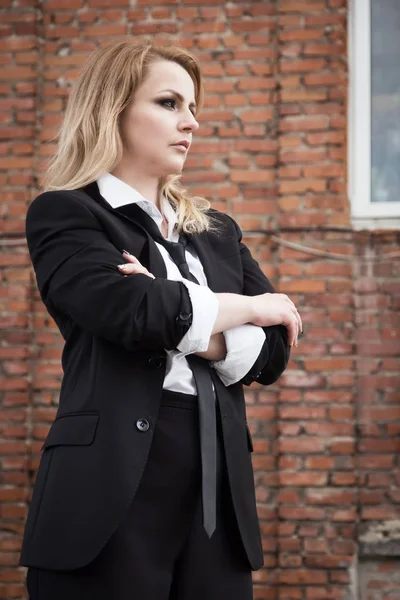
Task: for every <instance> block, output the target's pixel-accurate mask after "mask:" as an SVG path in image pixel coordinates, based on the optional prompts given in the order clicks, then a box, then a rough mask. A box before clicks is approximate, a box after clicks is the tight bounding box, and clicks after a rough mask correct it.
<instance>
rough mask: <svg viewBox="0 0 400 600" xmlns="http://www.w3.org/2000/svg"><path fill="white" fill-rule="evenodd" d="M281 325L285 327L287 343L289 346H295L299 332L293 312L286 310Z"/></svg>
mask: <svg viewBox="0 0 400 600" xmlns="http://www.w3.org/2000/svg"><path fill="white" fill-rule="evenodd" d="M283 325H284V326H285V327H286V329H287V332H288V344H289V346H290V347H292V346H297V338H298V334H299V328H298V324H297V319H296V317H295V316H294V315H293V313H291V312H288V313H287V317H286V319H285V320H284V322H283Z"/></svg>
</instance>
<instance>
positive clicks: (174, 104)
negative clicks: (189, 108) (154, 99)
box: [159, 98, 176, 108]
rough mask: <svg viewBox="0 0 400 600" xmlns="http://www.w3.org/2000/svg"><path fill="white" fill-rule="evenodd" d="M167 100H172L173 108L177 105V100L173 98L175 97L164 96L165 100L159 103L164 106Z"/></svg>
mask: <svg viewBox="0 0 400 600" xmlns="http://www.w3.org/2000/svg"><path fill="white" fill-rule="evenodd" d="M166 102H171V104H172V105H173V106H171V108H174V107H175V106H176V101H175V100H173V98H164V99H163V100H160V101H159V104H161V106H164V104H165V103H166Z"/></svg>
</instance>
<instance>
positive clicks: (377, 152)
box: [349, 0, 400, 228]
mask: <svg viewBox="0 0 400 600" xmlns="http://www.w3.org/2000/svg"><path fill="white" fill-rule="evenodd" d="M349 29H350V36H351V44H350V45H349V50H350V61H349V64H350V69H349V72H350V75H349V81H350V105H349V106H350V112H349V120H350V121H349V122H350V153H349V159H350V160H349V182H350V188H349V196H350V200H351V206H352V216H353V222H354V225H355V227H356V228H363V227H368V228H372V227H379V228H400V0H353V1H352V2H351V14H350V28H349Z"/></svg>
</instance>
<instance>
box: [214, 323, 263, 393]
mask: <svg viewBox="0 0 400 600" xmlns="http://www.w3.org/2000/svg"><path fill="white" fill-rule="evenodd" d="M224 336H225V343H226V357H225V358H224V359H223V360H220V361H216V362H214V363H211V364H212V366H213V367H214V369H215V370H216V371H217V373H218V375H219V378H220V379H221V381H222V383H223V384H224V385H226V386H228V385H232V384H234V383H237V382H238V381H240V380H241V379H243V377H244V376H245V375H246V374H247V373H248V372H249V371H250V369H251V367H252V366H253V365H254V363H255V361H256V359H257V357H258V355H259V354H260V352H261V348H262V347H263V345H264V342H265V333H264V330H263V329H262V327H258V326H257V325H241V326H240V327H234V328H233V329H228V330H227V331H224Z"/></svg>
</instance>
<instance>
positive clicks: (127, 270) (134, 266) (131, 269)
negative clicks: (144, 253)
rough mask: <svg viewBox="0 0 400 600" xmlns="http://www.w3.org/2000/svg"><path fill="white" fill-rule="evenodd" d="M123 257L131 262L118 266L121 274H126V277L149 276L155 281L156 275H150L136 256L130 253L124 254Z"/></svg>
mask: <svg viewBox="0 0 400 600" xmlns="http://www.w3.org/2000/svg"><path fill="white" fill-rule="evenodd" d="M123 255H124V258H126V260H128V261H129V262H128V263H125V264H123V265H118V269H119V270H120V271H121V273H124V275H125V276H126V275H135V274H138V273H142V274H143V275H147V276H148V277H151V278H152V279H155V277H154V275H153V274H152V273H150V272H149V271H148V270H147V269H146V267H144V266H143V265H142V264H141V263H140V261H138V259H137V258H136V257H135V256H133V255H132V254H129V253H128V252H124V253H123Z"/></svg>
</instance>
